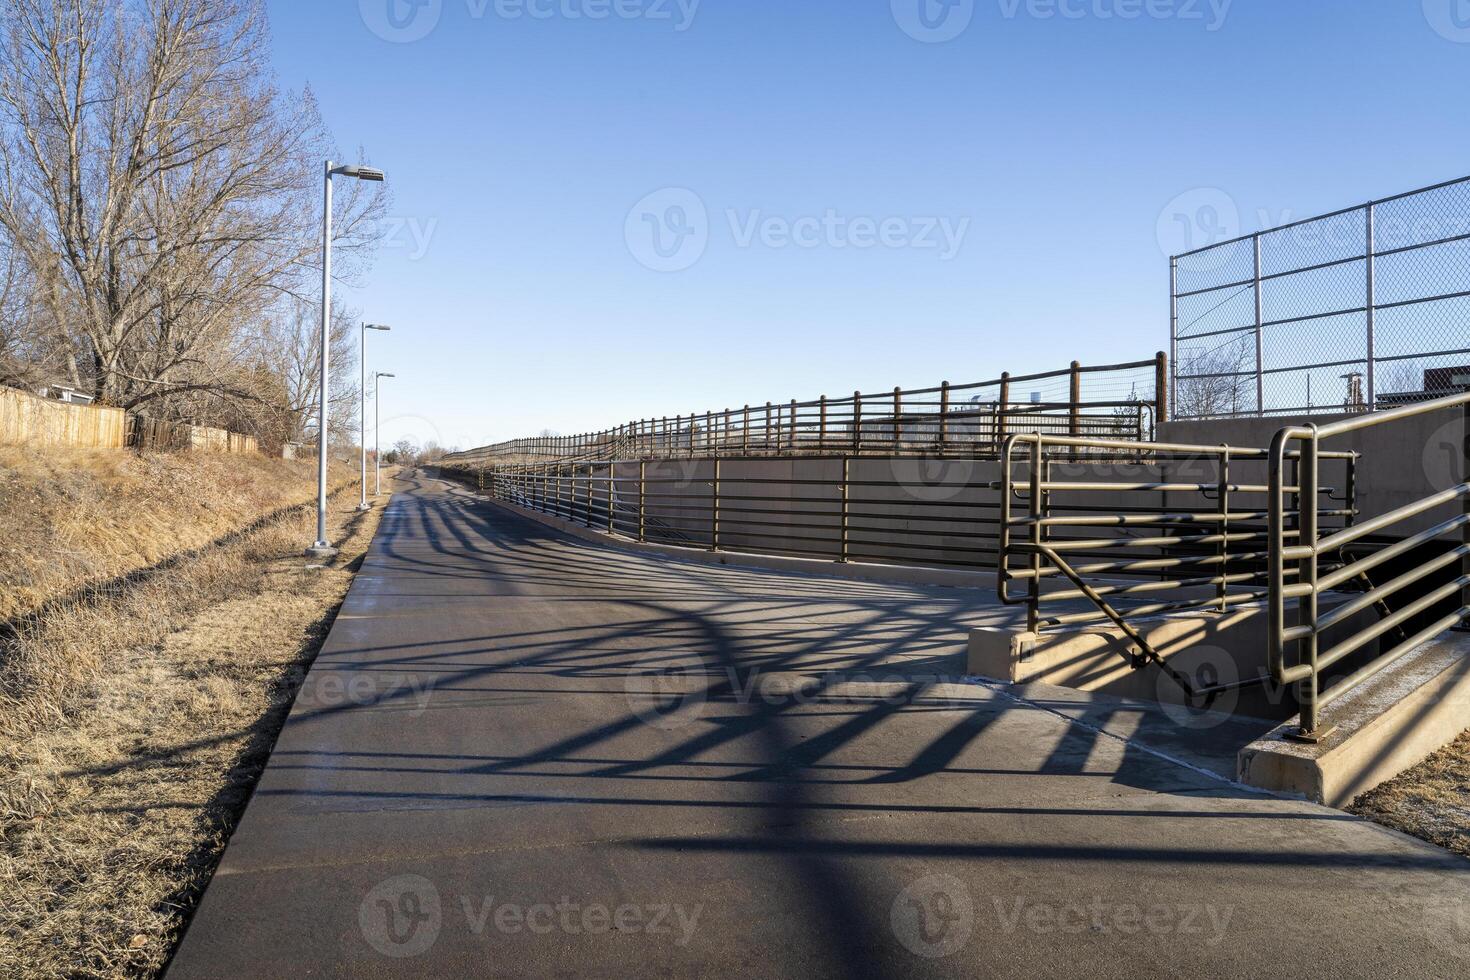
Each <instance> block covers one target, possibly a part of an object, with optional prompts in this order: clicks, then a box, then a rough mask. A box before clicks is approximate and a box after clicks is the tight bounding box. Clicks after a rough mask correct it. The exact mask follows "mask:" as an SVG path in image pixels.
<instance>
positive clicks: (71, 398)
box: [36, 384, 93, 405]
mask: <svg viewBox="0 0 1470 980" xmlns="http://www.w3.org/2000/svg"><path fill="white" fill-rule="evenodd" d="M36 394H38V395H40V396H41V397H42V398H49V399H51V400H52V401H58V402H66V403H67V404H69V405H90V404H92V401H93V398H92V396H91V395H87V394H83V393H82V392H80V391H78V390H77V389H76V388H73V387H71V386H70V385H60V384H51V385H44V386H42V387H40V388H38V389H36Z"/></svg>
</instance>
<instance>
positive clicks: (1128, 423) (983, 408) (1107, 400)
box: [446, 354, 1168, 469]
mask: <svg viewBox="0 0 1470 980" xmlns="http://www.w3.org/2000/svg"><path fill="white" fill-rule="evenodd" d="M1167 373H1168V369H1167V358H1166V357H1165V356H1164V355H1163V354H1158V355H1156V356H1155V357H1154V358H1152V359H1150V360H1146V361H1132V362H1128V363H1125V364H1106V365H1096V366H1084V365H1082V364H1079V363H1076V362H1073V364H1072V365H1071V366H1070V367H1068V368H1064V369H1063V370H1060V371H1048V372H1044V373H1041V374H1028V375H1011V374H1008V373H1007V374H1003V375H1001V377H1000V378H998V379H996V380H993V381H982V382H976V383H974V384H962V385H951V384H950V383H949V382H945V383H943V384H941V385H939V386H938V387H934V388H921V389H916V390H904V389H901V388H894V389H893V390H892V391H887V392H884V393H882V394H863V393H862V392H855V393H854V394H853V395H851V396H849V397H846V398H827V397H826V396H822V397H821V398H818V399H816V400H813V401H797V400H796V399H792V400H791V401H789V402H783V403H774V402H767V403H765V404H764V405H745V406H742V407H741V408H734V409H731V408H727V409H724V410H723V411H706V412H702V413H691V414H688V415H675V416H672V417H669V416H665V417H663V418H659V419H640V420H638V421H636V422H629V423H627V424H626V425H619V426H615V427H613V428H611V429H604V430H602V431H601V432H592V433H584V434H581V435H572V436H557V435H547V436H539V437H534V438H529V439H515V440H511V441H510V442H503V443H498V444H496V445H493V446H484V447H481V448H479V449H472V450H468V451H466V452H462V453H454V454H452V455H450V456H448V457H446V459H447V460H448V461H449V462H450V463H451V464H453V465H456V466H460V467H471V468H480V469H484V468H489V467H493V466H502V465H516V464H524V463H550V462H591V461H607V460H614V459H672V458H699V457H710V458H713V457H725V458H729V457H741V456H790V455H833V454H845V455H852V456H866V455H877V456H903V455H925V456H976V455H989V456H994V455H995V454H996V453H998V452H999V450H1000V446H1001V444H1002V443H1003V442H1004V441H1005V438H1006V436H1008V435H1010V434H1012V433H1016V432H1045V433H1049V434H1055V435H1069V434H1070V435H1089V436H1096V437H1099V438H1124V439H1136V440H1141V439H1146V438H1150V437H1151V436H1152V433H1153V430H1154V427H1155V425H1156V424H1157V422H1159V421H1160V420H1163V419H1165V418H1167V405H1166V404H1165V403H1164V400H1163V399H1164V396H1165V392H1166V391H1167V384H1166V378H1167Z"/></svg>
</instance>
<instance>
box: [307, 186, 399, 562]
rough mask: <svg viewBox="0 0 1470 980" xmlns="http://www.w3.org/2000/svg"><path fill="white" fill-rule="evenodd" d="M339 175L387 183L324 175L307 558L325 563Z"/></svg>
mask: <svg viewBox="0 0 1470 980" xmlns="http://www.w3.org/2000/svg"><path fill="white" fill-rule="evenodd" d="M338 174H340V175H341V176H343V177H354V178H356V179H358V180H371V181H382V180H383V179H384V177H383V172H382V171H381V170H374V169H373V168H371V167H336V166H333V164H332V161H331V160H328V161H327V164H326V166H325V167H324V168H323V171H322V336H321V360H320V364H321V374H322V376H321V391H320V397H319V399H318V402H317V412H318V414H317V454H316V455H317V468H316V543H315V544H313V545H312V546H311V547H310V548H307V549H306V554H307V555H308V556H309V557H312V558H317V559H323V560H325V559H328V558H335V557H336V556H337V549H336V548H333V547H332V545H331V544H330V543H329V542H328V541H327V430H328V428H329V426H328V418H329V416H328V413H327V402H328V378H327V376H328V374H329V373H330V366H331V355H332V350H331V348H332V178H333V177H335V176H337V175H338Z"/></svg>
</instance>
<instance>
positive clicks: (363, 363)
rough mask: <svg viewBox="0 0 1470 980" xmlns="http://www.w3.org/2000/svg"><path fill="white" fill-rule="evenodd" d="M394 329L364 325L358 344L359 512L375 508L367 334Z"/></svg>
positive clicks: (374, 324) (371, 324) (379, 325)
mask: <svg viewBox="0 0 1470 980" xmlns="http://www.w3.org/2000/svg"><path fill="white" fill-rule="evenodd" d="M392 329H393V328H392V327H385V326H383V325H382V324H381V323H364V324H363V325H362V330H361V339H360V341H359V343H358V350H359V353H358V358H357V363H358V368H359V369H360V372H361V375H362V381H361V384H360V385H359V386H358V387H359V393H360V395H361V402H362V406H361V408H360V409H359V414H358V417H357V418H358V422H359V423H360V425H359V427H358V429H359V433H360V435H361V438H360V439H359V440H358V442H359V444H360V446H361V448H362V502H361V503H359V504H358V505H357V509H358V510H370V509H371V508H372V506H373V505H372V504H370V503H368V499H367V332H368V331H369V330H382V331H384V332H385V333H386V332H387V331H389V330H392Z"/></svg>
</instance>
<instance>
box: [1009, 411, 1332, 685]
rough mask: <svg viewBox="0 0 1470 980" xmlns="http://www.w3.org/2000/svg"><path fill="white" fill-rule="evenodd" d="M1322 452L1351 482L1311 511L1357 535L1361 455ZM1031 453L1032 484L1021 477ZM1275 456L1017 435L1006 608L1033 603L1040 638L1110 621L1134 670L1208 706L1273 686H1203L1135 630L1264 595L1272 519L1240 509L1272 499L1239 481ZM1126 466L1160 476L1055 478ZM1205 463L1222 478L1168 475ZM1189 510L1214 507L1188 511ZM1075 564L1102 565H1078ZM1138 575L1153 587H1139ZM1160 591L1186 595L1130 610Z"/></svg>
mask: <svg viewBox="0 0 1470 980" xmlns="http://www.w3.org/2000/svg"><path fill="white" fill-rule="evenodd" d="M1120 452H1122V453H1123V456H1122V458H1121V459H1120V457H1119V455H1118V454H1119V453H1120ZM1321 455H1322V457H1324V458H1330V459H1333V460H1340V461H1342V463H1343V464H1344V470H1345V472H1344V482H1343V485H1342V489H1341V490H1340V491H1339V490H1337V489H1335V488H1333V487H1319V488H1315V489H1314V490H1313V491H1312V493H1311V498H1312V499H1315V500H1317V501H1318V504H1317V506H1316V508H1315V509H1314V513H1316V514H1317V515H1318V516H1320V517H1325V518H1328V519H1332V518H1336V519H1339V520H1340V521H1341V522H1342V523H1343V525H1345V526H1348V525H1350V524H1351V522H1352V521H1353V520H1354V518H1355V517H1356V513H1357V512H1356V508H1355V506H1354V496H1355V493H1356V490H1355V486H1356V464H1357V455H1356V454H1355V453H1323V454H1321ZM1022 456H1024V463H1025V469H1026V472H1025V474H1024V476H1021V475H1018V472H1017V470H1018V465H1019V462H1020V461H1021V460H1020V457H1022ZM1267 457H1268V452H1267V450H1265V449H1259V448H1255V447H1245V446H1230V445H1216V446H1207V445H1195V444H1188V443H1131V444H1130V443H1122V442H1117V441H1115V440H1098V439H1087V438H1069V437H1056V436H1047V435H1040V434H1027V435H1022V434H1017V435H1013V436H1011V437H1009V438H1008V439H1007V440H1006V443H1005V445H1004V447H1003V448H1002V452H1001V481H1000V489H1001V499H1000V537H999V542H998V550H999V555H998V576H997V589H998V593H999V597H1000V600H1001V602H1003V603H1006V604H1011V605H1024V606H1025V607H1026V625H1027V629H1028V630H1029V631H1031V632H1033V633H1034V632H1040V631H1042V630H1043V629H1044V628H1054V627H1059V626H1070V625H1080V624H1097V623H1104V622H1107V623H1112V624H1113V625H1114V626H1116V627H1117V628H1119V629H1120V630H1121V631H1122V632H1123V633H1124V635H1125V636H1126V637H1127V638H1128V641H1129V643H1130V644H1131V645H1132V647H1133V649H1132V650H1131V651H1129V652H1127V653H1124V654H1122V655H1123V656H1124V657H1125V658H1126V659H1128V660H1129V661H1130V663H1131V665H1132V666H1133V667H1134V668H1135V669H1141V668H1144V667H1147V666H1150V665H1152V666H1154V667H1157V668H1159V669H1161V670H1162V671H1163V672H1164V673H1165V674H1167V675H1168V676H1169V677H1171V678H1173V680H1174V681H1175V682H1176V683H1177V684H1178V685H1179V687H1180V688H1181V689H1182V690H1183V691H1184V693H1185V694H1186V696H1187V697H1188V698H1189V699H1190V700H1191V701H1193V702H1198V703H1208V701H1209V700H1210V699H1211V698H1212V697H1214V696H1216V695H1218V694H1219V693H1221V692H1223V691H1225V690H1230V689H1236V688H1241V687H1246V686H1250V685H1253V684H1260V683H1265V682H1266V681H1267V680H1268V676H1267V675H1261V676H1260V677H1257V678H1252V679H1248V680H1246V681H1242V682H1239V683H1233V684H1228V685H1215V686H1204V685H1201V684H1198V683H1196V682H1195V681H1194V680H1192V679H1191V678H1188V677H1186V676H1184V675H1182V674H1181V673H1180V672H1178V671H1176V670H1175V669H1174V668H1172V667H1171V666H1170V665H1169V664H1168V663H1167V661H1166V658H1165V657H1164V656H1163V655H1162V654H1161V653H1160V651H1158V650H1157V649H1155V648H1154V647H1153V646H1152V644H1151V643H1150V642H1149V640H1148V638H1147V637H1146V636H1145V635H1144V633H1143V632H1142V631H1141V630H1139V629H1138V627H1137V626H1136V625H1135V624H1136V623H1137V622H1138V621H1139V620H1140V619H1143V618H1145V617H1155V616H1158V615H1159V614H1161V613H1165V612H1178V611H1183V610H1189V609H1201V610H1203V609H1208V610H1214V611H1217V612H1225V611H1228V610H1229V609H1231V608H1233V607H1235V606H1238V605H1241V604H1244V603H1252V602H1259V601H1261V600H1263V599H1265V598H1266V584H1267V569H1266V558H1267V555H1268V553H1267V544H1268V536H1267V532H1268V528H1267V526H1266V520H1267V518H1268V516H1269V514H1268V510H1267V508H1266V507H1265V504H1264V502H1262V503H1260V504H1257V505H1254V506H1252V505H1249V504H1248V505H1246V506H1241V500H1242V498H1245V497H1256V498H1263V497H1265V495H1266V494H1267V493H1268V491H1269V490H1270V486H1269V485H1267V484H1251V483H1243V482H1239V480H1238V478H1237V474H1238V473H1239V469H1238V467H1239V465H1240V464H1241V463H1243V462H1248V463H1254V464H1256V465H1260V464H1262V463H1264V462H1265V461H1266V460H1267ZM1120 461H1121V462H1132V463H1134V464H1143V465H1146V466H1150V467H1152V468H1155V469H1156V470H1157V472H1155V473H1150V474H1148V475H1149V476H1150V477H1154V478H1151V479H1143V480H1139V479H1128V477H1129V476H1130V475H1131V474H1126V473H1123V474H1119V476H1121V477H1123V478H1122V479H1117V480H1111V481H1108V480H1098V479H1096V477H1095V476H1094V475H1093V474H1081V476H1082V477H1083V478H1078V479H1071V480H1068V479H1058V478H1056V474H1055V470H1056V468H1057V465H1058V464H1059V463H1090V462H1096V463H1112V464H1116V463H1118V462H1120ZM1199 462H1204V463H1206V464H1208V465H1210V466H1211V467H1212V468H1213V469H1214V473H1213V478H1211V479H1203V480H1195V481H1191V480H1188V479H1185V478H1184V477H1183V476H1181V475H1178V474H1171V473H1169V472H1167V471H1168V470H1170V469H1177V470H1183V468H1184V467H1185V466H1186V464H1189V463H1199ZM1232 465H1234V466H1235V467H1236V469H1235V470H1234V471H1232ZM1290 489H1292V490H1300V489H1301V488H1297V487H1292V488H1290ZM1066 494H1070V495H1072V496H1073V497H1076V498H1080V499H1083V500H1088V499H1100V500H1101V501H1103V503H1100V504H1098V505H1095V506H1088V505H1084V504H1079V503H1077V502H1076V501H1075V500H1066V499H1063V495H1066ZM1181 495H1184V496H1185V497H1186V500H1185V501H1184V502H1179V497H1180V496H1181ZM1189 498H1193V499H1189ZM1135 500H1137V501H1138V502H1137V503H1134V501H1135ZM1190 503H1195V504H1199V503H1206V504H1212V505H1213V506H1211V507H1209V508H1203V507H1199V506H1196V507H1195V508H1193V509H1191V508H1190V506H1189V504H1190ZM1018 510H1019V511H1021V512H1020V513H1018ZM1063 512H1064V513H1063ZM1073 556H1080V557H1084V558H1090V559H1101V560H1098V561H1093V562H1091V563H1088V564H1075V565H1074V564H1073ZM1018 563H1019V567H1018ZM1130 577H1132V579H1133V580H1132V581H1130V580H1129V579H1130ZM1138 577H1144V578H1146V579H1148V580H1147V581H1138V580H1137V579H1138ZM1056 578H1062V579H1065V580H1067V582H1069V583H1070V584H1071V586H1072V587H1071V588H1054V589H1047V588H1045V586H1046V583H1047V581H1048V580H1052V579H1056ZM1013 583H1015V584H1017V585H1024V590H1025V591H1024V593H1019V592H1015V591H1012V585H1013ZM1160 592H1178V593H1181V595H1180V596H1175V597H1172V598H1168V599H1167V601H1163V602H1146V603H1141V604H1132V605H1125V604H1123V601H1129V602H1132V601H1134V600H1137V599H1139V598H1147V597H1149V596H1151V595H1155V594H1157V593H1160ZM1193 592H1198V593H1201V594H1197V595H1192V594H1191V593H1193ZM1079 600H1085V602H1084V605H1086V606H1087V607H1088V608H1086V609H1084V610H1083V611H1080V612H1065V613H1058V614H1053V615H1050V616H1044V615H1043V613H1044V608H1045V607H1046V606H1048V605H1055V604H1058V603H1064V602H1072V603H1074V604H1075V603H1076V602H1077V601H1079ZM1120 600H1123V601H1120Z"/></svg>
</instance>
